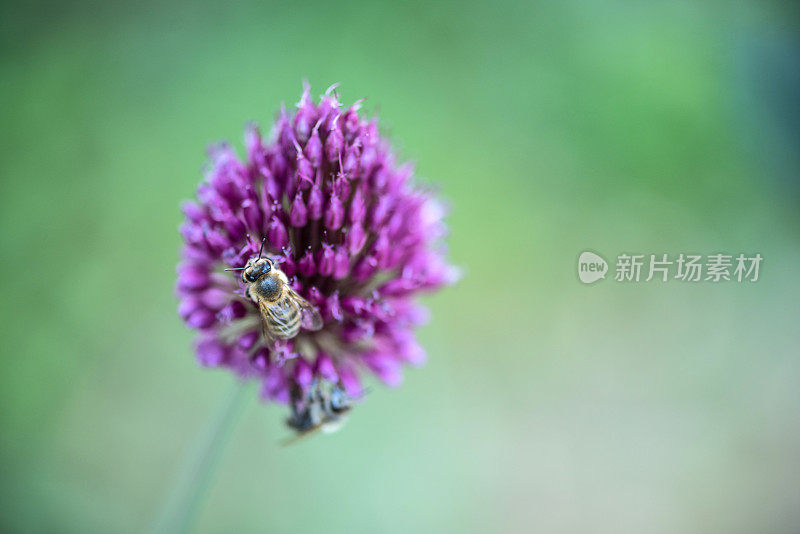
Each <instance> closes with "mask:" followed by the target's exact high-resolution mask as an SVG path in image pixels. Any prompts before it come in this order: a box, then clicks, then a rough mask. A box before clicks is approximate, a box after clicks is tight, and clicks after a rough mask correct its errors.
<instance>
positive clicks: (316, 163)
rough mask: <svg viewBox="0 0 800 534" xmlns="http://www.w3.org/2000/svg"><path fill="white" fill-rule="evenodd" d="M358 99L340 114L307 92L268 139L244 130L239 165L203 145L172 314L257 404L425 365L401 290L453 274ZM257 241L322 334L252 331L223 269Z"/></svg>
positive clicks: (391, 379) (386, 378)
mask: <svg viewBox="0 0 800 534" xmlns="http://www.w3.org/2000/svg"><path fill="white" fill-rule="evenodd" d="M359 107H360V103H359V102H357V103H355V104H353V105H352V106H350V107H349V108H347V109H342V108H341V107H340V104H339V101H338V96H337V95H336V93H335V92H333V87H332V88H330V89H328V91H327V92H326V93H325V95H324V96H323V97H322V99H321V102H320V103H319V104H314V103H313V102H312V99H311V98H310V96H309V88H308V86H306V87H305V90H304V92H303V96H302V98H301V99H300V102H299V103H298V104H297V108H298V109H297V111H296V112H295V114H294V115H289V114H287V113H286V111H285V110H283V111H282V112H281V113H280V115H279V117H278V119H277V123H276V124H275V126H274V133H273V135H272V140H271V141H270V142H264V140H263V139H262V137H261V134H260V133H259V130H258V128H257V127H255V126H249V127H248V128H247V131H246V134H245V144H246V152H247V154H246V158H245V159H244V161H241V160H240V159H239V158H238V157H237V155H236V153H235V152H234V150H233V149H232V148H231V147H230V146H229V145H227V144H220V145H217V146H213V147H211V149H210V150H209V155H210V158H211V161H210V165H209V166H208V168H207V170H206V172H205V175H206V176H205V178H206V179H205V181H204V182H203V183H201V184H200V186H199V187H198V189H197V197H198V201H197V202H187V203H185V204H184V206H183V212H184V214H185V216H186V221H185V223H184V224H183V225H182V226H181V229H180V230H181V234H182V236H183V239H184V247H183V254H182V256H183V260H182V261H181V263H180V264H179V265H178V280H177V294H178V297H179V299H180V305H179V308H178V311H179V313H180V315H181V317H182V318H183V319H184V321H186V324H188V325H189V326H190V327H191V328H193V329H195V330H197V331H198V336H197V340H196V350H197V359H198V361H199V362H200V364H201V365H203V366H209V367H227V368H229V369H231V370H233V371H234V372H236V373H237V374H238V375H240V376H241V377H245V378H255V379H257V380H259V381H260V382H261V384H262V390H261V391H262V395H263V397H264V398H265V399H271V400H274V401H278V402H281V403H286V402H289V401H292V402H294V403H295V404H296V403H298V402H300V399H301V398H302V396H303V395H304V394H305V393H307V392H308V391H309V389H310V388H311V387H312V384H316V383H318V382H319V381H325V382H326V383H329V384H336V385H338V386H339V387H340V388H342V390H344V391H346V392H347V394H348V395H350V396H351V397H356V396H358V395H360V393H361V381H360V379H359V375H360V373H361V372H362V371H364V370H368V371H371V372H372V373H374V374H375V375H377V376H378V377H379V378H380V379H381V380H382V381H383V382H385V383H387V384H389V385H397V384H399V383H400V381H401V379H402V371H401V367H402V366H403V364H406V363H409V364H412V365H420V364H422V363H423V362H424V360H425V352H424V351H423V349H422V348H421V347H420V346H419V344H418V343H417V341H416V339H415V336H414V332H413V329H414V328H415V327H416V326H418V325H420V324H422V323H424V322H425V320H426V318H427V315H426V311H425V309H424V308H421V307H420V306H419V305H417V304H416V303H415V302H414V297H415V296H416V295H417V294H419V293H420V292H423V291H431V290H435V289H437V288H439V287H442V286H444V285H447V284H449V283H452V282H453V281H454V280H455V278H456V277H457V273H456V270H455V269H454V268H453V267H451V266H450V265H448V264H447V263H446V261H445V259H444V253H443V249H442V246H441V245H440V240H441V238H442V237H443V236H444V234H445V227H444V224H443V222H442V217H443V215H444V209H443V208H442V206H441V204H440V203H439V202H438V201H437V200H436V199H435V197H434V196H433V195H432V194H431V192H429V191H426V190H424V189H422V188H420V187H418V186H415V185H414V184H413V183H412V179H411V177H412V168H411V167H410V166H408V165H404V166H398V165H396V163H395V160H394V156H393V155H392V152H391V149H390V147H389V144H388V142H387V141H386V140H385V139H383V138H382V137H381V136H380V135H379V133H378V124H377V122H376V121H375V120H371V121H367V120H365V119H364V118H362V117H360V116H359V114H358V111H359ZM262 238H266V243H265V244H266V246H265V251H266V253H267V254H268V255H269V257H270V258H272V259H274V260H275V261H277V262H278V264H279V266H280V269H281V270H283V271H284V272H285V273H286V275H287V276H288V277H289V282H290V284H291V286H292V288H293V289H295V290H296V291H297V292H298V294H299V295H301V296H302V297H303V298H305V299H307V300H308V301H309V302H310V303H311V304H312V305H314V306H315V307H317V309H318V310H319V312H320V314H321V315H322V317H323V320H324V326H323V327H322V329H321V330H318V331H313V332H311V331H307V330H301V331H300V333H299V334H298V335H297V336H296V337H295V338H292V339H289V340H281V341H278V342H274V343H271V344H269V345H268V344H267V343H266V341H265V340H264V339H262V335H261V331H260V325H259V321H260V315H259V311H258V309H257V307H256V305H255V304H254V303H253V302H252V301H250V300H249V299H247V298H245V296H244V291H243V290H244V289H245V288H244V286H243V284H242V282H241V281H240V277H239V276H238V274H239V273H238V272H236V273H226V272H224V271H223V269H224V268H239V267H243V266H244V265H245V264H246V262H247V260H248V259H249V258H251V257H253V256H255V255H256V254H257V253H258V251H259V246H260V244H261V240H262Z"/></svg>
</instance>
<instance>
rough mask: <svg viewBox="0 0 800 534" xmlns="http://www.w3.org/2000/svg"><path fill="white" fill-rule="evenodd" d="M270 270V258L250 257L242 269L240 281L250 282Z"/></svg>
mask: <svg viewBox="0 0 800 534" xmlns="http://www.w3.org/2000/svg"><path fill="white" fill-rule="evenodd" d="M271 270H272V260H270V259H268V258H250V260H249V261H248V262H247V265H246V266H245V268H244V271H242V282H244V283H245V284H250V283H253V282H255V281H256V280H258V279H259V278H261V277H262V276H264V275H265V274H267V273H269V272H270V271H271Z"/></svg>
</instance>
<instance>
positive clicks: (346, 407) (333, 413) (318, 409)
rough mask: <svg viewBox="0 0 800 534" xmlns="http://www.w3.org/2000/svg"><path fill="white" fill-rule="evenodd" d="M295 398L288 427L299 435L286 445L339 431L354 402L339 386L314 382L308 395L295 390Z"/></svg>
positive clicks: (290, 439)
mask: <svg viewBox="0 0 800 534" xmlns="http://www.w3.org/2000/svg"><path fill="white" fill-rule="evenodd" d="M292 398H293V399H294V402H293V403H292V414H291V415H290V416H289V418H288V419H287V420H286V424H287V425H288V426H289V428H291V429H292V430H294V431H295V432H296V433H297V434H296V435H295V436H293V437H291V438H289V439H287V440H285V441H284V442H283V444H284V445H288V444H289V443H292V442H294V441H296V440H297V439H299V438H302V437H304V436H307V435H311V434H313V433H315V432H317V431H321V432H323V433H330V432H334V431H336V430H338V429H339V428H341V426H342V425H343V424H344V422H345V420H346V419H347V412H349V411H350V408H352V407H353V402H354V400H355V399H353V398H352V397H350V396H349V395H348V394H347V392H345V390H344V388H343V387H342V386H341V385H340V384H338V383H331V382H328V381H325V380H322V381H320V380H315V381H314V382H313V383H312V384H311V386H310V387H309V391H308V393H306V394H305V395H304V394H302V393H301V392H300V391H299V388H297V387H296V389H295V390H294V391H293V392H292Z"/></svg>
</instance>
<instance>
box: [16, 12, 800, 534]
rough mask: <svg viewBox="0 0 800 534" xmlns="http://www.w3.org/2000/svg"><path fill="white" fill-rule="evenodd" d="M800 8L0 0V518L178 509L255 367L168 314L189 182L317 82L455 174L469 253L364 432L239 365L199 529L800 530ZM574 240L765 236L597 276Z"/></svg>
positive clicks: (100, 527) (460, 254) (401, 143)
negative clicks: (671, 273) (293, 437)
mask: <svg viewBox="0 0 800 534" xmlns="http://www.w3.org/2000/svg"><path fill="white" fill-rule="evenodd" d="M797 28H798V13H797V9H796V7H794V6H793V4H792V3H789V2H786V3H769V2H760V1H755V0H753V1H750V2H738V3H736V4H735V5H734V4H732V3H727V2H702V3H701V2H688V1H686V2H684V1H678V2H644V3H633V2H618V1H611V2H598V1H583V2H578V1H565V2H519V3H508V2H491V3H487V2H459V3H453V4H449V5H444V4H437V5H431V3H429V2H404V3H388V2H387V3H380V2H359V3H336V2H304V3H298V4H294V3H290V2H281V3H275V4H272V3H267V2H258V3H252V4H232V3H199V2H186V3H173V2H155V1H145V2H92V3H81V4H73V3H59V4H49V3H40V2H34V3H31V4H27V5H25V6H22V5H17V4H16V3H15V4H7V3H6V4H3V6H2V12H1V13H0V50H1V51H2V52H1V54H0V124H1V125H2V128H0V176H1V177H2V182H1V183H0V251H2V253H0V258H2V263H3V271H4V276H3V277H2V282H1V283H2V287H1V288H0V294H2V301H3V303H4V305H3V306H2V312H1V313H2V323H0V324H2V330H3V336H2V344H1V345H0V346H2V354H3V367H2V372H0V425H1V427H0V469H2V478H0V503H2V511H3V513H2V514H0V529H2V530H3V531H4V532H8V531H19V532H81V533H84V532H138V531H143V530H146V529H147V528H148V526H149V525H150V524H151V523H152V521H153V519H154V518H155V517H156V516H157V514H158V510H159V509H160V507H161V505H162V503H163V501H164V499H165V496H166V495H167V494H169V492H170V488H172V487H173V485H174V479H175V476H176V472H177V471H179V469H180V467H179V466H180V465H181V462H182V461H183V460H182V459H183V458H184V457H185V455H186V454H187V451H188V450H190V449H191V448H192V447H193V444H194V443H196V439H197V436H198V435H201V434H202V433H203V431H204V429H205V428H206V427H207V425H208V420H209V418H210V417H211V416H212V414H213V413H214V412H215V410H216V409H217V406H218V405H219V404H220V403H221V402H223V401H224V398H225V397H226V396H227V395H228V391H229V390H230V389H231V387H233V382H234V380H233V378H232V377H231V376H230V375H229V374H227V373H225V372H220V371H209V370H204V369H201V368H199V367H198V366H197V365H196V364H195V362H194V358H193V354H192V350H191V339H192V334H191V332H189V331H188V330H187V329H186V328H185V327H184V326H183V325H182V323H181V321H180V320H179V318H178V316H177V314H176V305H177V304H176V301H175V298H174V295H173V284H174V268H175V264H176V262H177V258H178V249H179V244H180V240H179V236H178V232H177V226H178V224H179V223H180V220H181V215H180V213H179V209H178V206H179V202H180V201H181V200H182V199H184V198H189V197H191V196H192V195H193V192H194V188H195V187H196V184H197V183H198V182H199V180H200V179H201V172H200V168H201V165H202V164H203V163H204V161H205V154H204V149H205V146H206V144H207V143H209V142H212V141H216V140H219V139H229V140H231V141H234V142H235V143H236V145H237V147H239V148H241V138H242V128H243V125H244V124H245V123H246V122H247V121H248V120H251V119H255V120H257V121H259V122H260V123H261V124H262V125H264V126H265V129H268V127H267V126H268V125H269V123H270V122H271V120H272V118H273V117H274V113H275V112H276V110H277V109H278V108H279V106H280V103H281V102H286V103H287V104H289V105H291V104H293V103H294V102H296V101H297V99H298V98H299V96H300V91H301V80H302V79H303V78H307V79H308V80H309V81H310V82H311V84H312V87H313V92H314V94H315V95H318V94H320V93H322V92H323V91H324V90H325V88H326V87H327V86H328V85H329V84H331V83H333V82H341V86H340V89H339V94H340V95H341V96H342V98H343V100H344V101H345V102H346V103H349V102H352V101H354V100H356V99H358V98H361V97H366V98H367V99H368V100H367V109H368V110H369V111H370V113H372V114H377V115H378V116H379V117H380V119H381V124H382V128H383V130H384V132H385V133H386V134H387V135H388V136H390V137H391V138H392V139H393V141H394V143H395V145H396V147H397V149H398V151H399V153H400V154H401V155H402V157H403V158H405V159H413V160H416V161H417V163H418V166H417V168H418V174H419V175H420V176H422V177H424V178H425V179H427V180H430V181H431V182H433V183H436V184H438V185H439V186H440V188H441V193H442V195H443V197H444V198H446V199H447V200H448V202H449V203H450V205H451V215H450V217H449V223H450V228H451V236H450V238H449V245H450V251H451V258H452V260H453V261H454V262H455V263H456V264H458V265H460V266H462V267H463V268H464V269H465V271H466V277H465V278H464V279H463V281H462V282H461V283H459V284H458V285H457V286H456V287H453V288H450V289H447V290H445V291H442V292H441V293H440V294H438V295H436V296H434V297H431V298H428V299H426V302H427V304H428V305H429V306H430V308H431V309H432V312H433V320H432V322H431V324H430V325H428V326H426V327H424V328H423V329H421V331H420V334H419V335H420V338H421V341H422V343H423V345H424V346H425V347H426V348H427V350H428V353H429V357H430V361H429V363H428V364H427V366H425V367H424V368H422V369H414V370H409V371H408V372H407V374H406V379H405V383H404V385H403V386H402V387H401V388H399V389H396V390H389V389H387V388H384V387H381V386H377V387H375V389H374V391H373V392H372V393H371V394H370V396H369V399H368V401H367V402H365V403H364V404H363V405H361V406H359V407H358V409H357V410H356V411H355V412H354V413H353V416H352V417H351V418H350V421H349V423H348V425H347V426H346V427H345V429H344V430H343V431H341V432H339V433H337V434H334V435H330V436H323V437H319V438H317V439H312V440H308V441H306V442H303V443H301V444H298V445H297V446H294V447H290V448H281V447H279V446H278V441H279V440H280V439H281V438H283V437H285V436H286V435H287V431H286V430H285V429H284V428H283V426H282V424H281V420H282V418H283V416H284V409H283V408H282V407H281V408H276V407H274V406H264V405H262V404H260V403H258V402H257V401H256V400H255V394H256V392H255V389H254V388H252V387H251V388H250V391H249V392H248V396H250V397H252V398H251V400H250V401H249V402H248V404H247V405H246V407H245V408H244V411H243V413H242V415H241V417H240V419H239V420H238V422H237V424H236V426H235V429H234V431H233V435H232V438H231V441H230V443H229V444H228V447H227V449H226V450H225V453H224V456H223V457H222V458H221V463H220V465H219V469H218V472H217V475H218V476H217V477H216V478H215V479H214V480H213V482H212V484H211V486H210V490H209V493H208V495H207V500H206V503H205V506H204V507H203V509H202V510H201V511H200V513H199V517H198V520H197V531H199V532H209V533H210V532H288V531H293V532H325V533H328V534H335V533H340V532H342V533H344V532H347V533H351V532H382V533H383V532H386V533H394V532H397V533H406V532H460V533H469V532H475V533H484V532H493V531H494V532H565V533H573V532H574V533H586V532H601V533H615V534H619V533H641V532H648V533H678V532H680V533H684V532H685V533H694V532H697V533H706V532H727V533H750V532H770V533H784V532H785V533H790V532H791V533H793V532H797V531H798V530H800V508H798V503H799V502H800V484H798V480H800V452H799V451H800V417H798V416H799V415H800V387H798V382H800V358H799V356H798V355H799V354H800V351H799V350H798V346H800V329H798V323H797V321H798V317H799V316H800V314H798V312H800V304H798V302H800V284H799V283H798V280H797V276H798V273H799V272H800V271H799V270H798V265H799V264H800V241H798V237H800V236H799V235H798V234H800V224H798V222H799V220H798V219H800V217H798V209H797V206H798V201H799V200H800V179H799V178H800V172H799V171H800V158H799V157H798V150H797V149H798V146H800V143H798V141H800V109H799V108H798V98H797V97H798V94H800V79H799V77H798V73H800V42H799V41H798V33H797ZM586 249H590V250H594V251H597V252H599V253H600V254H602V255H604V256H605V257H606V259H609V260H610V261H613V260H614V258H615V257H616V255H617V254H619V253H622V252H640V253H645V254H650V253H656V254H661V253H670V254H677V253H680V252H695V253H701V254H712V253H717V252H726V253H729V254H738V253H739V252H746V253H756V252H758V253H761V254H762V256H763V257H764V263H763V264H762V269H761V279H760V280H759V281H758V282H757V283H755V284H750V283H741V284H737V283H734V282H732V283H725V284H717V285H714V284H711V283H702V284H695V285H690V284H681V283H677V282H670V283H667V284H662V283H650V284H647V283H644V282H641V283H638V284H622V283H617V282H614V281H613V280H612V279H611V277H610V278H609V279H607V280H605V281H601V282H599V283H597V284H596V285H592V286H584V285H582V284H581V283H580V282H579V281H578V279H577V275H576V259H577V256H578V255H579V254H580V252H582V251H583V250H586ZM487 279H489V280H491V286H490V287H491V288H492V289H491V293H489V294H487V289H486V288H487V283H486V280H487Z"/></svg>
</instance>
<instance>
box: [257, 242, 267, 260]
mask: <svg viewBox="0 0 800 534" xmlns="http://www.w3.org/2000/svg"><path fill="white" fill-rule="evenodd" d="M266 240H267V238H266V237H263V238H262V239H261V248H260V249H259V250H258V259H261V253H262V252H264V241H266Z"/></svg>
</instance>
